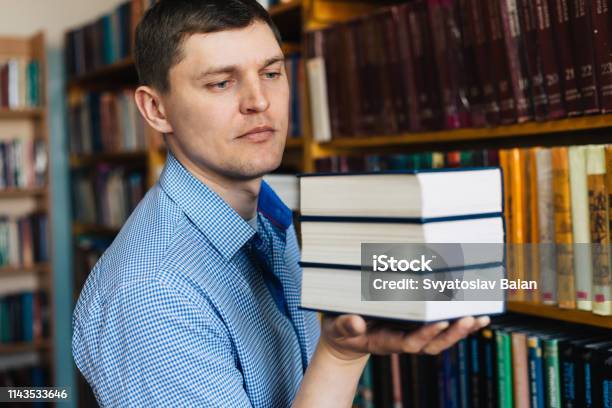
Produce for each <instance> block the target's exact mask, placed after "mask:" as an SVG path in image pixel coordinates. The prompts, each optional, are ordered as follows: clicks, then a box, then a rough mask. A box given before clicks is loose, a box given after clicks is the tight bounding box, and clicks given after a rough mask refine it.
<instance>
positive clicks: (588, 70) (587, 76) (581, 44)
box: [571, 0, 600, 114]
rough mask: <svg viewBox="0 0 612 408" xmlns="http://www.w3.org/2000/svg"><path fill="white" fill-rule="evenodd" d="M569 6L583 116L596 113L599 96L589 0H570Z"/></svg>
mask: <svg viewBox="0 0 612 408" xmlns="http://www.w3.org/2000/svg"><path fill="white" fill-rule="evenodd" d="M571 5H572V7H571V25H572V34H573V41H574V42H573V44H574V52H575V53H576V68H577V74H578V84H579V86H580V94H581V95H582V99H581V104H582V110H583V112H584V113H585V114H593V113H598V112H599V110H600V109H599V95H598V93H597V77H596V74H595V71H596V68H595V52H594V46H593V35H592V31H591V30H592V29H591V17H590V5H589V0H572V3H571Z"/></svg>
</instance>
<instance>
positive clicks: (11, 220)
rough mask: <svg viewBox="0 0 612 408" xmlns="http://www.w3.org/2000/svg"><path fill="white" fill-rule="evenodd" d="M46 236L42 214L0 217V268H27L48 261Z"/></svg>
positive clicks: (47, 227)
mask: <svg viewBox="0 0 612 408" xmlns="http://www.w3.org/2000/svg"><path fill="white" fill-rule="evenodd" d="M48 234H49V223H48V218H47V215H46V214H44V213H40V214H30V215H27V216H22V217H8V216H0V266H11V267H16V268H18V267H25V268H27V267H30V266H33V265H34V264H36V263H41V262H47V261H49V247H48V245H49V241H48V237H49V235H48Z"/></svg>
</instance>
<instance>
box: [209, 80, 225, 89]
mask: <svg viewBox="0 0 612 408" xmlns="http://www.w3.org/2000/svg"><path fill="white" fill-rule="evenodd" d="M227 84H229V81H221V82H216V83H214V84H210V85H209V86H210V87H211V88H215V89H225V88H227Z"/></svg>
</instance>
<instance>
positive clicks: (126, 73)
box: [68, 57, 136, 88]
mask: <svg viewBox="0 0 612 408" xmlns="http://www.w3.org/2000/svg"><path fill="white" fill-rule="evenodd" d="M117 78H129V79H135V78H136V66H135V65H134V58H133V57H128V58H125V59H123V60H121V61H117V62H115V63H114V64H110V65H106V66H103V67H101V68H99V69H97V70H95V71H92V72H89V73H87V74H84V75H81V76H79V77H76V78H72V79H71V80H70V81H69V82H68V87H69V88H78V87H82V86H87V85H91V84H95V83H97V82H107V81H112V80H114V79H117Z"/></svg>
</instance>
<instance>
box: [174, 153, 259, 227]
mask: <svg viewBox="0 0 612 408" xmlns="http://www.w3.org/2000/svg"><path fill="white" fill-rule="evenodd" d="M177 153H178V152H176V153H175V152H174V151H173V154H174V155H175V157H176V159H177V160H178V161H179V162H180V163H181V164H182V165H183V166H184V167H185V168H186V169H187V170H188V171H189V172H190V173H191V174H193V176H194V177H195V178H197V179H198V180H200V181H201V182H202V183H204V184H206V186H207V187H208V188H210V189H211V190H213V191H214V192H215V193H217V195H219V196H220V197H221V198H222V199H223V200H224V201H225V202H226V203H227V204H228V205H229V206H230V207H232V208H233V209H234V210H235V211H236V212H237V213H238V215H240V216H241V217H242V218H243V219H245V220H249V219H251V218H253V217H254V216H255V215H256V214H257V202H258V198H259V190H260V188H261V177H259V178H257V179H252V180H235V179H229V178H226V177H224V176H222V175H219V174H216V173H212V172H208V171H205V170H203V169H202V168H200V167H198V166H197V165H196V164H195V163H193V162H192V161H190V160H189V159H188V158H187V157H186V156H185V155H182V154H180V153H179V154H177Z"/></svg>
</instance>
